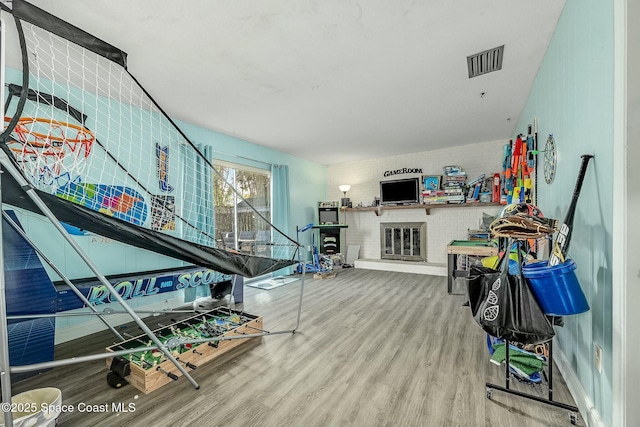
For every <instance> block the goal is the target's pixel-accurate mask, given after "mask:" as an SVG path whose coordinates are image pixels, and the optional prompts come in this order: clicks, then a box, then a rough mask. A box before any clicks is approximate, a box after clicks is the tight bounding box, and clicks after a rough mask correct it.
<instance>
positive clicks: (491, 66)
mask: <svg viewBox="0 0 640 427" xmlns="http://www.w3.org/2000/svg"><path fill="white" fill-rule="evenodd" d="M503 54H504V45H502V46H500V47H496V48H493V49H489V50H485V51H484V52H480V53H476V54H475V55H469V56H467V67H468V68H469V78H472V77H477V76H481V75H483V74H487V73H491V72H493V71H498V70H500V69H502V56H503Z"/></svg>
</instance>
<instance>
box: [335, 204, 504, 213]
mask: <svg viewBox="0 0 640 427" xmlns="http://www.w3.org/2000/svg"><path fill="white" fill-rule="evenodd" d="M489 206H503V205H502V204H500V203H480V202H474V203H459V204H453V203H451V204H444V203H443V204H422V205H402V206H370V207H366V208H340V210H341V211H343V212H366V211H370V212H373V213H375V214H376V216H380V215H381V214H382V212H383V211H390V210H400V209H424V210H425V213H426V214H427V215H430V213H431V212H430V211H431V209H464V208H480V207H489Z"/></svg>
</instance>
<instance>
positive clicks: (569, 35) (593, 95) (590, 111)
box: [517, 0, 614, 425]
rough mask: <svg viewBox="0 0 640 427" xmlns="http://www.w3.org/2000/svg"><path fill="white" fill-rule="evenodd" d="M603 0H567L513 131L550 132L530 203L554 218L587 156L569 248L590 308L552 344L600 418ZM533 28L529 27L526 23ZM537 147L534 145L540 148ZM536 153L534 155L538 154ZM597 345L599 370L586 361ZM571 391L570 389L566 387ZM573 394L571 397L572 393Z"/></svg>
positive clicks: (607, 203) (608, 85)
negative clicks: (543, 170)
mask: <svg viewBox="0 0 640 427" xmlns="http://www.w3.org/2000/svg"><path fill="white" fill-rule="evenodd" d="M612 3H613V2H612V1H610V0H607V1H603V0H567V2H566V5H565V7H564V10H563V12H562V15H561V17H560V20H559V22H558V25H557V28H556V31H555V34H554V36H553V39H552V40H551V43H550V45H549V48H548V51H547V53H546V56H545V58H544V61H543V63H542V65H541V67H540V69H539V71H538V74H537V76H536V79H535V82H534V84H533V87H532V89H531V93H530V95H529V98H528V100H527V103H526V106H525V108H524V110H523V112H522V115H521V117H520V122H519V124H518V127H517V129H526V126H527V124H528V123H531V122H532V121H533V119H534V118H537V119H538V134H539V146H540V147H542V146H544V142H545V141H546V139H547V137H548V135H549V134H550V133H552V134H553V135H554V137H555V140H556V144H557V149H558V170H557V172H556V178H555V180H554V181H553V183H552V184H551V185H548V184H546V182H545V181H544V179H542V178H541V179H539V187H538V205H539V206H540V208H541V209H542V211H543V212H544V214H545V216H547V217H552V218H557V219H560V220H562V218H563V217H564V215H565V212H566V211H567V208H568V205H569V202H570V199H571V196H572V193H573V188H574V185H575V181H576V177H577V174H578V170H579V167H580V162H581V159H580V155H581V154H593V155H594V156H595V157H594V160H592V162H591V164H590V166H589V169H588V171H587V174H586V178H585V180H584V184H583V187H582V193H581V196H580V200H579V202H578V207H577V210H576V215H575V220H574V233H573V237H572V240H571V247H570V250H569V254H570V256H571V257H572V258H573V259H574V260H575V262H576V264H577V266H578V268H577V270H576V273H577V276H578V279H579V281H580V284H581V286H582V289H583V291H584V293H585V294H586V296H587V299H588V301H589V304H590V306H591V310H590V311H589V312H587V313H583V314H580V315H576V316H567V317H565V326H564V327H563V328H557V332H558V334H557V341H556V342H557V344H558V347H559V348H560V349H561V351H562V353H563V354H564V356H565V357H566V360H567V362H568V365H569V366H570V369H571V372H570V373H564V374H565V378H566V377H567V376H574V377H575V378H577V381H578V382H579V384H580V386H581V387H582V389H583V390H578V391H577V392H578V393H584V395H586V399H585V400H586V404H587V405H589V406H591V405H592V406H593V408H594V409H595V411H597V413H598V414H599V416H600V418H601V419H602V421H603V422H604V423H605V424H607V425H611V422H612V379H613V378H612V375H613V367H612V357H611V356H612V286H613V284H612V271H611V265H612V262H611V253H612V222H613V217H612V213H613V184H612V179H611V177H612V170H613V101H614V99H613V86H614V62H613V59H614V43H613V42H614V40H613V37H614V16H613V4H612ZM528 30H529V31H535V29H534V28H532V29H528ZM541 149H542V148H541ZM540 157H542V156H540ZM596 344H597V345H599V346H601V347H602V348H603V370H602V373H599V372H598V371H597V369H596V368H595V364H594V348H595V345H596ZM574 393H575V391H574ZM576 399H578V397H577V396H576Z"/></svg>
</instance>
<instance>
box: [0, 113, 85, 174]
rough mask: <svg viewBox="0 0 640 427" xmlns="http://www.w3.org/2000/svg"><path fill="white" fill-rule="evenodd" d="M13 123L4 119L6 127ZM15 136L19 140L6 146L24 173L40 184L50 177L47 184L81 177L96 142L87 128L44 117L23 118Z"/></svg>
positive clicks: (19, 121) (12, 140) (8, 119)
mask: <svg viewBox="0 0 640 427" xmlns="http://www.w3.org/2000/svg"><path fill="white" fill-rule="evenodd" d="M10 120H11V118H10V117H5V118H4V121H5V123H7V122H9V121H10ZM13 134H14V135H15V136H17V138H12V139H10V140H9V141H8V142H7V146H8V147H9V149H10V150H11V151H12V152H13V153H14V156H15V157H16V160H17V161H18V163H20V164H21V165H22V169H23V170H24V171H25V172H27V173H29V174H31V175H32V176H33V177H34V178H37V179H38V180H42V178H43V175H47V176H46V177H45V178H47V179H46V180H47V181H52V180H53V179H55V178H56V177H58V176H61V175H63V174H67V173H68V174H69V177H71V176H72V175H73V176H77V175H79V173H80V171H79V169H81V168H82V167H81V163H84V162H83V160H85V159H86V158H87V157H88V156H89V154H90V153H91V147H92V145H93V143H94V142H95V135H94V134H93V132H91V131H90V130H88V129H87V128H85V127H84V126H80V125H75V124H73V123H68V122H63V121H60V120H55V119H52V118H45V117H21V118H20V119H19V120H18V123H17V124H16V126H15V128H14V130H13ZM65 159H70V160H69V161H65ZM71 170H73V171H74V173H73V174H71V172H70V171H71Z"/></svg>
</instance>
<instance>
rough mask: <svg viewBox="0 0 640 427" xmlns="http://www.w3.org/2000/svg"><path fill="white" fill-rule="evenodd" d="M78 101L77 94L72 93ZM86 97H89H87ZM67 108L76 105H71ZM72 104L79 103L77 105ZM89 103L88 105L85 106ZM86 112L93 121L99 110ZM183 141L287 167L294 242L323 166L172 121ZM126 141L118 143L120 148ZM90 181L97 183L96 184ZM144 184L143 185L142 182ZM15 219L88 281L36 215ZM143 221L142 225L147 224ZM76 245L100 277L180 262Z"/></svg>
mask: <svg viewBox="0 0 640 427" xmlns="http://www.w3.org/2000/svg"><path fill="white" fill-rule="evenodd" d="M6 77H7V82H14V83H21V72H19V71H16V70H13V69H7V74H6ZM76 95H77V96H79V97H82V96H81V94H76ZM87 96H91V95H87ZM72 104H76V103H73V102H72ZM77 104H80V103H79V102H78V103H77ZM88 104H89V105H91V103H88ZM84 112H85V113H90V114H89V115H90V117H93V118H94V119H95V120H96V121H97V122H99V121H100V116H101V112H98V111H93V110H92V111H90V112H87V111H84ZM177 123H178V125H179V126H180V127H181V129H182V130H183V131H184V133H185V134H186V135H187V137H188V138H189V139H190V140H191V141H192V142H194V143H197V144H205V145H212V146H213V147H214V150H215V151H216V152H217V153H224V154H216V158H219V159H221V160H226V161H230V162H234V163H238V164H241V165H248V166H253V167H258V168H264V169H266V170H268V169H269V164H279V165H287V166H288V167H289V188H290V193H291V204H290V208H291V210H290V223H289V227H288V229H283V230H282V231H283V232H285V233H286V234H287V235H288V236H290V237H292V238H294V239H295V238H296V225H305V224H308V223H310V222H314V220H315V219H314V218H315V216H316V207H317V202H318V201H319V200H324V199H325V194H326V166H324V165H320V164H318V163H315V162H311V161H308V160H303V159H300V158H297V157H294V156H291V155H287V154H284V153H281V152H278V151H275V150H272V149H268V148H266V147H264V146H260V145H257V144H253V143H250V142H247V141H244V140H242V139H239V138H235V137H231V136H228V135H224V134H221V133H219V132H215V131H212V130H207V129H204V128H202V127H198V126H195V125H192V124H188V123H184V122H177ZM125 143H126V142H124V143H122V144H125ZM133 174H134V175H135V176H152V177H154V176H155V171H152V173H151V174H149V173H147V171H134V172H133ZM96 182H101V181H99V180H96ZM147 185H148V186H149V184H148V183H147ZM18 216H19V218H20V221H21V223H22V224H23V226H24V228H25V231H26V232H27V233H28V235H29V236H30V237H31V238H32V239H33V240H34V242H35V243H36V244H37V245H38V247H39V248H41V249H42V250H43V252H44V253H45V254H46V255H47V257H48V258H50V259H51V260H52V261H53V262H54V263H55V264H56V266H57V267H58V268H59V269H60V270H61V271H62V272H63V273H64V274H65V276H67V277H68V278H70V279H75V278H82V277H93V274H92V273H91V271H90V269H89V268H88V267H87V266H86V265H85V264H84V263H83V262H82V260H81V259H80V257H79V256H78V255H77V254H75V252H74V251H73V250H72V249H71V247H70V246H69V245H68V244H67V243H66V242H65V241H64V240H63V239H62V238H61V237H60V236H59V234H58V232H57V231H56V230H55V228H54V227H53V226H52V225H51V224H50V223H49V221H48V220H47V219H45V218H44V217H42V216H39V215H36V214H33V213H30V212H22V211H19V213H18ZM147 222H148V221H147ZM307 234H308V235H303V236H301V237H302V238H301V241H302V243H303V244H305V245H306V244H309V243H310V242H308V241H307V240H308V239H310V234H309V233H307ZM75 239H76V241H77V242H78V244H79V245H80V247H81V248H82V249H83V250H84V251H85V252H86V253H87V254H88V255H89V257H90V258H91V259H92V260H93V261H94V262H95V263H96V265H97V266H98V267H99V269H100V271H101V272H102V273H103V274H105V275H111V274H121V273H130V272H136V271H147V270H155V269H160V268H172V267H180V266H183V265H184V263H183V262H182V261H178V260H174V259H171V258H167V257H165V256H162V255H158V254H155V253H153V252H149V251H143V250H139V249H137V248H134V247H131V246H127V245H123V244H121V243H118V242H115V241H109V240H108V239H103V238H101V237H96V236H77V237H75ZM45 268H46V269H47V271H48V272H49V274H50V276H51V277H52V280H59V278H58V277H57V275H56V274H55V273H53V272H52V270H51V269H50V268H49V267H48V266H46V267H45Z"/></svg>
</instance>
